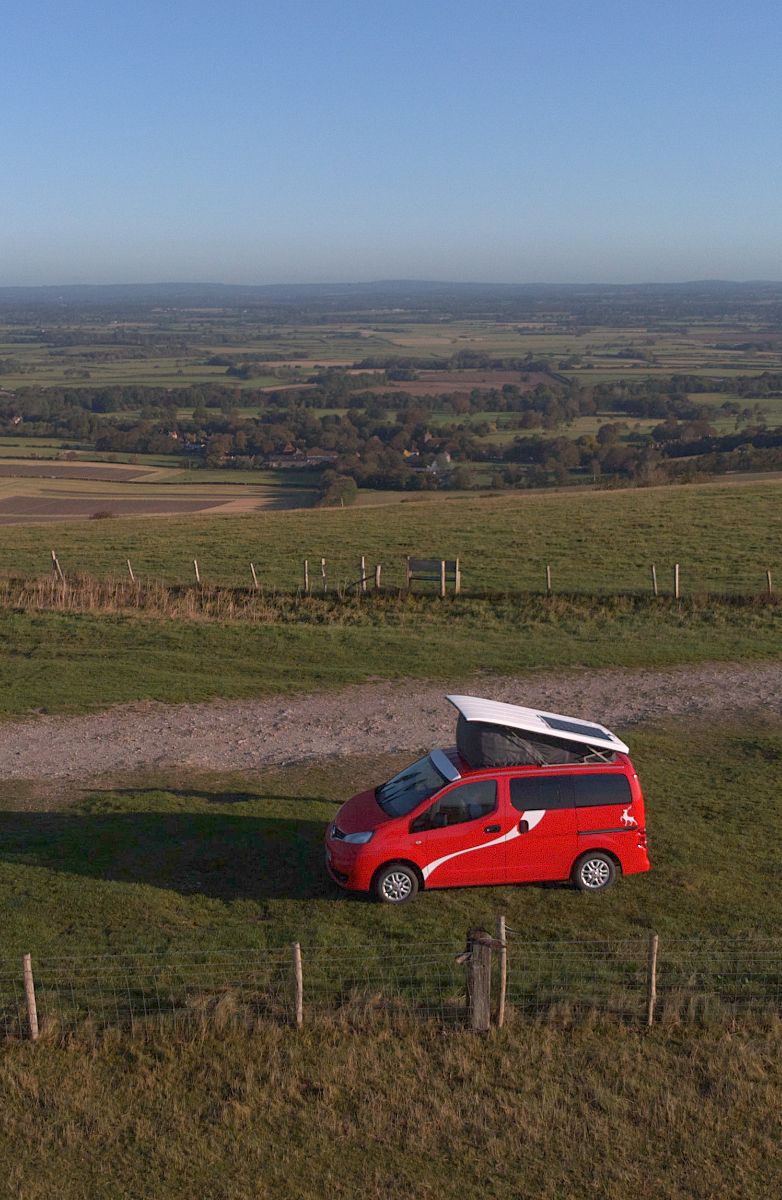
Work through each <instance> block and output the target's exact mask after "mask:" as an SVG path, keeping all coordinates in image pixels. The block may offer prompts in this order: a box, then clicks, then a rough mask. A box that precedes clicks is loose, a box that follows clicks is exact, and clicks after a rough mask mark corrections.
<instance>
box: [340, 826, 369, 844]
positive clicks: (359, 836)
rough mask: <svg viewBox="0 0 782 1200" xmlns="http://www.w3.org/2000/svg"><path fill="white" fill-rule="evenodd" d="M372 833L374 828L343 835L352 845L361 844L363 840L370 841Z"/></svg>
mask: <svg viewBox="0 0 782 1200" xmlns="http://www.w3.org/2000/svg"><path fill="white" fill-rule="evenodd" d="M374 835H375V831H374V829H368V830H367V831H366V833H348V834H346V835H345V841H346V842H352V843H353V845H354V846H363V845H364V843H365V842H370V841H371V840H372V838H373V837H374Z"/></svg>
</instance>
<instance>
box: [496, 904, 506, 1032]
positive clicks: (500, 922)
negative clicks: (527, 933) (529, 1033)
mask: <svg viewBox="0 0 782 1200" xmlns="http://www.w3.org/2000/svg"><path fill="white" fill-rule="evenodd" d="M497 941H498V942H499V943H500V995H499V999H498V1001H497V1028H498V1029H502V1027H503V1025H504V1024H505V995H506V993H507V990H508V943H507V940H506V936H505V918H504V917H497Z"/></svg>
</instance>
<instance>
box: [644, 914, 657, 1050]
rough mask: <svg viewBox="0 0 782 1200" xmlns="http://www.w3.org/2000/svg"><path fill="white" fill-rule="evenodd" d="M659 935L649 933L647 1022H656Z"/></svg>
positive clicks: (651, 1023)
mask: <svg viewBox="0 0 782 1200" xmlns="http://www.w3.org/2000/svg"><path fill="white" fill-rule="evenodd" d="M659 940H660V939H659V937H658V936H657V934H656V933H650V934H649V952H648V956H647V961H646V1024H647V1026H648V1027H649V1028H651V1026H652V1025H653V1024H654V1008H655V1005H656V1003H657V946H658V944H659Z"/></svg>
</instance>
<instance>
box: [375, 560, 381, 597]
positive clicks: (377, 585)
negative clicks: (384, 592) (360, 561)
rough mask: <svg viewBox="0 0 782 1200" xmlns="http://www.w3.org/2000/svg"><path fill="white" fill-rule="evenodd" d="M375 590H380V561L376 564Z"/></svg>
mask: <svg viewBox="0 0 782 1200" xmlns="http://www.w3.org/2000/svg"><path fill="white" fill-rule="evenodd" d="M375 591H376V592H379V591H380V563H376V564H375Z"/></svg>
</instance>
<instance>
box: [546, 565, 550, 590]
mask: <svg viewBox="0 0 782 1200" xmlns="http://www.w3.org/2000/svg"><path fill="white" fill-rule="evenodd" d="M546 594H547V595H548V596H550V595H551V563H546Z"/></svg>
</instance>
